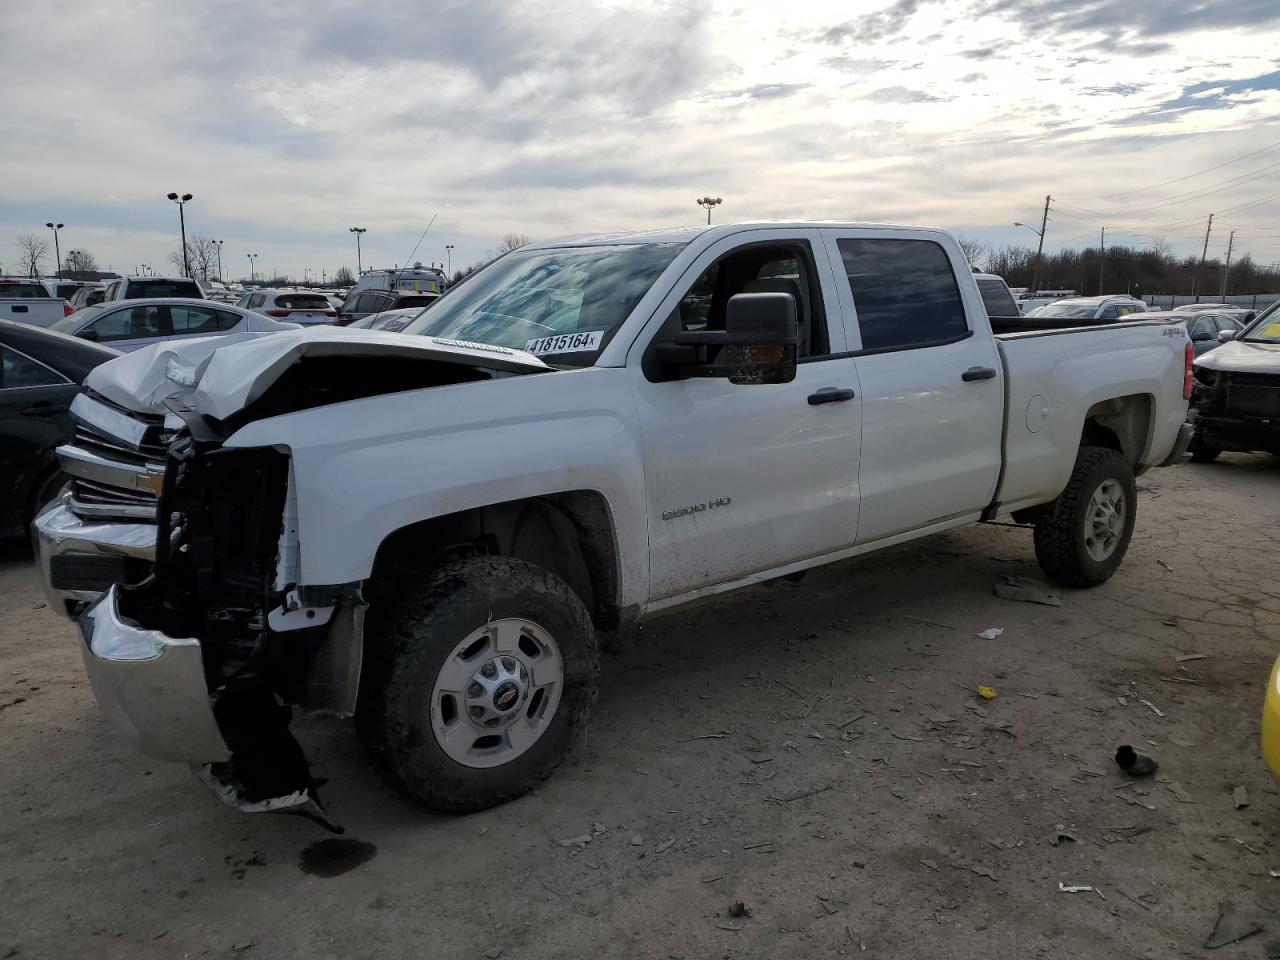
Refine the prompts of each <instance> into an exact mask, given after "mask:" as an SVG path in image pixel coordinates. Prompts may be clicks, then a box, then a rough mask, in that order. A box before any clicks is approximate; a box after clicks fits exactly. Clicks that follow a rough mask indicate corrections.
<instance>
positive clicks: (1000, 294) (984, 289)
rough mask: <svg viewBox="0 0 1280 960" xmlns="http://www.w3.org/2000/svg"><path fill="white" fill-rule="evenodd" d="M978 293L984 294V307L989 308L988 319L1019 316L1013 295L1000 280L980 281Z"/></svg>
mask: <svg viewBox="0 0 1280 960" xmlns="http://www.w3.org/2000/svg"><path fill="white" fill-rule="evenodd" d="M978 292H979V293H981V294H982V305H983V306H984V307H986V308H987V316H988V317H1016V316H1018V305H1017V304H1016V303H1014V302H1013V295H1012V294H1010V293H1009V288H1008V287H1006V286H1005V285H1004V284H1003V283H1001V282H1000V281H999V280H979V281H978Z"/></svg>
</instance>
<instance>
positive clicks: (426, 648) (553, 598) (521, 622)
mask: <svg viewBox="0 0 1280 960" xmlns="http://www.w3.org/2000/svg"><path fill="white" fill-rule="evenodd" d="M373 613H374V611H371V614H373ZM390 619H391V621H392V622H390V623H387V624H385V625H384V626H383V627H382V628H381V629H379V628H378V627H377V625H376V624H377V617H376V616H375V617H374V629H373V631H372V632H371V634H370V636H369V640H368V643H367V645H366V649H368V650H369V651H370V655H369V658H370V663H369V670H368V671H367V672H366V675H365V680H364V683H363V684H362V687H363V689H362V691H361V706H360V712H359V715H358V717H357V722H358V725H359V729H360V733H361V736H362V739H363V740H364V742H365V744H366V746H367V747H368V748H369V750H370V752H371V753H372V754H373V756H374V757H375V759H376V760H377V761H378V763H379V765H380V766H381V767H382V769H383V771H384V772H385V773H386V775H387V776H388V778H389V779H390V780H391V781H392V782H393V783H395V784H396V785H397V786H399V787H400V788H401V789H403V790H404V791H405V792H406V793H408V794H409V795H411V796H413V797H415V798H416V799H418V800H421V801H422V802H424V803H426V804H428V805H429V806H432V807H435V808H436V809H439V810H444V811H447V812H452V813H466V812H470V811H474V810H483V809H485V808H487V807H492V806H495V805H497V804H499V803H504V802H506V801H507V800H511V799H514V798H515V797H518V796H520V795H521V794H524V793H527V792H528V791H529V790H531V789H533V788H534V787H535V786H537V784H538V783H539V782H541V781H542V780H544V779H545V778H546V777H547V776H549V775H550V774H551V772H552V770H554V769H555V767H556V766H557V765H558V764H559V763H560V761H561V760H562V759H563V758H564V756H565V754H566V753H567V752H568V750H569V748H570V747H571V746H572V745H573V743H574V741H575V740H576V739H577V738H578V736H579V735H580V734H581V733H582V730H583V728H584V727H585V726H586V720H587V714H588V712H589V710H590V708H591V705H592V703H594V701H595V698H596V676H597V671H598V662H599V660H598V653H597V646H596V636H595V630H594V628H593V627H592V624H591V618H590V616H589V615H588V613H587V610H586V607H585V606H584V605H583V603H582V600H581V599H580V598H579V597H578V595H577V594H576V593H574V592H573V590H572V589H570V588H569V586H568V585H567V584H566V583H564V581H562V580H561V579H559V578H558V577H556V576H555V575H554V574H552V573H550V572H549V571H547V570H545V569H544V568H542V567H538V566H535V565H534V564H531V563H526V562H524V561H520V560H509V559H500V558H494V557H481V558H474V559H470V560H464V561H461V562H458V563H452V564H449V565H447V566H444V567H441V568H439V569H437V570H436V571H435V572H434V573H433V574H432V575H431V576H430V577H429V579H428V581H427V583H426V584H425V585H424V586H423V588H422V590H421V593H420V594H419V596H418V598H417V599H416V600H415V601H414V602H412V603H410V604H409V605H408V607H407V609H405V610H404V611H403V612H402V613H400V614H399V615H392V617H391V618H390Z"/></svg>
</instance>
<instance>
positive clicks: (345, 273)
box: [333, 267, 356, 287]
mask: <svg viewBox="0 0 1280 960" xmlns="http://www.w3.org/2000/svg"><path fill="white" fill-rule="evenodd" d="M333 282H334V283H336V284H337V285H338V286H340V287H349V286H351V285H352V284H353V283H355V282H356V278H355V274H353V273H352V272H351V268H350V267H339V268H338V272H337V273H335V274H334V275H333Z"/></svg>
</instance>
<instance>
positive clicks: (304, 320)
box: [237, 289, 338, 326]
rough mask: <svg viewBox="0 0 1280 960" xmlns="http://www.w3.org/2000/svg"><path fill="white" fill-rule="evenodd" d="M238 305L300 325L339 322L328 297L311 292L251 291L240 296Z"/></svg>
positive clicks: (265, 315) (283, 290)
mask: <svg viewBox="0 0 1280 960" xmlns="http://www.w3.org/2000/svg"><path fill="white" fill-rule="evenodd" d="M237 306H239V307H241V308H243V309H245V310H252V311H254V312H255V313H260V314H262V315H263V316H264V317H271V318H273V319H276V320H290V321H292V322H293V323H300V324H302V325H303V326H310V325H313V324H321V323H333V322H335V321H336V320H337V319H338V311H337V310H336V309H334V306H333V304H332V303H330V302H329V298H328V297H326V296H325V295H324V294H323V293H316V292H315V291H314V290H285V289H274V290H270V289H268V290H254V291H253V292H251V293H246V294H245V295H244V296H243V297H241V298H240V301H239V303H238V304H237Z"/></svg>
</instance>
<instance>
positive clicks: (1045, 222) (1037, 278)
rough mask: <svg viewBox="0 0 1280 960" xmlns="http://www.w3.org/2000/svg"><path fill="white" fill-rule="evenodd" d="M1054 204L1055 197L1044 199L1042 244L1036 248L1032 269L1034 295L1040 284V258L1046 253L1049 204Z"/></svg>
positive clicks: (1041, 222)
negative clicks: (1045, 242) (1045, 234)
mask: <svg viewBox="0 0 1280 960" xmlns="http://www.w3.org/2000/svg"><path fill="white" fill-rule="evenodd" d="M1052 202H1053V197H1050V196H1046V197H1045V198H1044V216H1043V217H1041V218H1040V243H1039V245H1038V246H1037V247H1036V263H1035V266H1034V267H1032V268H1031V293H1032V294H1033V295H1034V294H1035V292H1036V289H1037V285H1038V284H1039V283H1040V257H1041V255H1042V254H1043V253H1044V231H1045V228H1046V227H1047V226H1048V225H1049V204H1050V203H1052Z"/></svg>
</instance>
